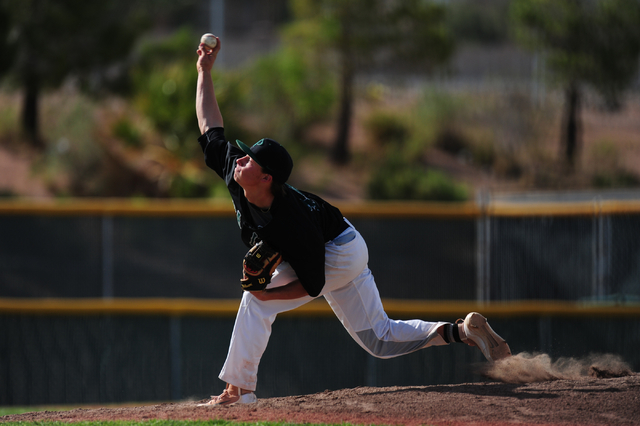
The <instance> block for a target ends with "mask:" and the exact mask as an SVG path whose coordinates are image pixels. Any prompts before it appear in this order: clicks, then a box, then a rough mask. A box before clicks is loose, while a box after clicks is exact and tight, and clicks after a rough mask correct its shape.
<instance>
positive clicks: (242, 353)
mask: <svg viewBox="0 0 640 426" xmlns="http://www.w3.org/2000/svg"><path fill="white" fill-rule="evenodd" d="M296 279H297V276H296V275H295V272H294V271H293V269H292V268H291V266H290V265H289V264H288V263H286V262H283V263H281V264H280V265H279V266H278V268H277V270H276V273H274V276H273V277H272V282H271V284H270V285H269V286H268V288H272V287H278V286H281V285H283V283H288V282H291V281H294V280H296ZM311 300H313V298H312V297H311V296H307V297H302V298H299V299H293V300H269V301H266V302H265V301H261V300H259V299H257V298H256V297H255V296H253V295H252V294H251V293H250V292H244V293H243V295H242V301H241V302H240V306H239V308H238V313H237V315H236V321H235V324H234V327H233V332H232V334H231V342H230V344H229V351H228V353H227V359H226V361H225V363H224V366H223V367H222V371H221V372H220V375H219V378H220V379H221V380H223V381H225V382H226V383H227V384H230V385H232V388H231V389H232V391H233V390H234V387H237V388H239V389H240V390H241V391H242V390H245V391H251V392H253V391H255V390H256V385H257V379H258V377H257V376H258V365H259V364H260V358H262V354H263V353H264V351H265V349H266V347H267V344H268V343H269V337H270V336H271V326H272V324H273V322H274V321H275V319H276V317H277V315H278V314H279V313H281V312H285V311H290V310H292V309H295V308H297V307H299V306H302V305H304V304H305V303H308V302H310V301H311Z"/></svg>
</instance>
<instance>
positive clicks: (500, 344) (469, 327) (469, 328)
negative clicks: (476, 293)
mask: <svg viewBox="0 0 640 426" xmlns="http://www.w3.org/2000/svg"><path fill="white" fill-rule="evenodd" d="M464 331H465V333H466V334H467V337H468V338H469V339H471V340H473V342H475V344H476V345H478V348H480V350H481V351H482V354H483V355H484V356H485V358H487V360H488V361H491V362H494V361H499V360H501V359H504V358H508V357H510V356H511V349H510V348H509V345H508V344H507V342H506V341H505V340H504V339H503V338H502V337H500V336H499V335H498V333H496V332H495V331H493V329H492V328H491V326H490V325H489V323H488V322H487V319H486V318H485V317H483V316H482V315H480V314H479V313H477V312H471V313H470V314H469V315H467V318H465V320H464Z"/></svg>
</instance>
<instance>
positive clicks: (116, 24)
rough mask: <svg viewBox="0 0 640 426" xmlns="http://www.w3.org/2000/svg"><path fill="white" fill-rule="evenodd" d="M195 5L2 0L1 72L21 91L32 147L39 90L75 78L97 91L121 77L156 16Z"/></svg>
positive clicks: (146, 0) (149, 0)
mask: <svg viewBox="0 0 640 426" xmlns="http://www.w3.org/2000/svg"><path fill="white" fill-rule="evenodd" d="M192 3H194V0H185V2H183V3H182V4H180V5H176V4H175V2H173V1H171V0H110V1H103V2H86V1H81V0H21V1H13V0H0V24H2V25H0V28H1V29H0V36H2V37H0V53H1V56H2V65H1V66H0V76H1V75H2V73H5V74H8V76H9V77H10V81H11V83H12V84H13V85H14V86H15V87H19V88H20V89H21V90H23V91H24V93H25V96H24V103H23V108H22V116H21V120H22V127H23V130H24V131H25V133H26V134H27V135H28V136H29V139H30V140H31V141H32V143H33V144H34V145H36V146H43V145H44V141H43V140H42V139H41V138H40V134H39V122H38V120H39V117H38V113H39V98H40V95H41V93H42V91H43V90H46V89H50V88H56V87H59V86H60V85H61V84H62V83H63V82H64V81H65V80H67V79H68V78H73V79H74V80H75V82H76V83H77V84H78V85H79V86H80V87H82V88H84V89H86V90H88V91H91V92H94V93H97V92H99V91H101V90H102V89H105V88H108V87H109V86H110V84H109V82H110V81H111V80H117V79H118V78H120V77H122V75H123V71H124V70H125V69H126V67H125V63H126V60H127V57H128V55H129V53H130V52H131V51H132V49H133V47H134V46H135V42H136V41H137V39H138V38H139V37H140V36H141V35H142V34H143V33H144V32H145V31H147V30H148V29H149V28H150V25H151V19H150V17H151V14H150V13H149V10H153V11H154V15H155V16H158V15H161V14H162V13H171V12H172V11H175V10H176V9H178V8H183V7H186V5H189V4H192Z"/></svg>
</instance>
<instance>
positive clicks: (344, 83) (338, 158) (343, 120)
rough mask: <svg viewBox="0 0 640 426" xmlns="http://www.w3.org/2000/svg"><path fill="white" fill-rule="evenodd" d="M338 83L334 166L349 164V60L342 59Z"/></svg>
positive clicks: (350, 101) (350, 109)
mask: <svg viewBox="0 0 640 426" xmlns="http://www.w3.org/2000/svg"><path fill="white" fill-rule="evenodd" d="M340 77H341V81H340V110H339V115H338V128H337V131H336V139H335V142H334V145H333V152H332V156H331V157H332V159H333V161H334V162H335V163H336V164H346V163H348V162H349V159H350V155H349V129H350V127H351V117H352V115H353V78H354V76H353V66H352V64H351V59H350V58H347V57H345V58H343V66H342V74H341V76H340Z"/></svg>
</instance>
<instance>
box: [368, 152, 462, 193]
mask: <svg viewBox="0 0 640 426" xmlns="http://www.w3.org/2000/svg"><path fill="white" fill-rule="evenodd" d="M368 196H369V198H371V199H373V200H430V201H465V200H467V199H468V198H469V193H468V190H467V188H466V186H465V185H463V184H459V183H456V182H455V181H454V180H453V179H452V178H451V177H449V176H447V175H446V174H444V173H442V172H440V171H437V170H431V169H427V168H426V167H424V166H422V165H420V164H419V163H411V162H407V161H406V160H405V159H404V158H403V157H402V156H401V155H397V153H395V154H394V153H392V154H390V155H389V156H388V157H387V158H386V160H385V161H384V162H383V163H382V164H381V165H380V166H379V167H377V168H376V170H375V171H374V174H373V176H372V178H371V180H370V181H369V185H368Z"/></svg>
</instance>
